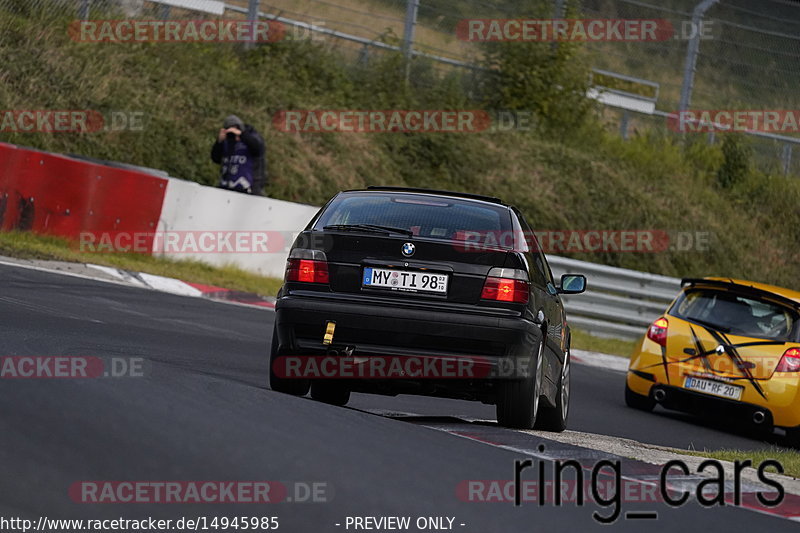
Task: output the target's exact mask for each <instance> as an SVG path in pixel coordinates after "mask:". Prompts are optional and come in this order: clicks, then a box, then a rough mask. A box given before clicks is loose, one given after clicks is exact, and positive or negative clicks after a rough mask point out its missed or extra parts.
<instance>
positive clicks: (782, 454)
mask: <svg viewBox="0 0 800 533" xmlns="http://www.w3.org/2000/svg"><path fill="white" fill-rule="evenodd" d="M678 451H679V452H680V453H682V454H685V455H694V456H698V457H708V458H710V459H717V460H719V461H730V462H734V461H745V460H747V459H749V460H750V461H752V463H753V464H754V465H758V464H760V463H762V462H763V461H766V460H767V459H775V460H776V461H778V462H780V463H781V465H783V470H784V471H783V473H784V475H787V476H792V477H794V478H798V477H800V453H798V452H796V451H793V450H787V449H784V448H777V447H775V448H769V449H766V450H725V449H724V450H717V451H713V452H711V451H686V450H678Z"/></svg>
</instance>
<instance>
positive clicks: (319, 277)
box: [285, 248, 330, 283]
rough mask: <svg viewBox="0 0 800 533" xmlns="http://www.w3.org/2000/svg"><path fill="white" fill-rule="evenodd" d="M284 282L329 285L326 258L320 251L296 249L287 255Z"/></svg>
mask: <svg viewBox="0 0 800 533" xmlns="http://www.w3.org/2000/svg"><path fill="white" fill-rule="evenodd" d="M285 280H286V281H300V282H304V283H330V277H329V275H328V258H327V257H325V252H323V251H321V250H305V249H302V248H298V249H295V250H292V251H291V253H290V254H289V260H288V261H287V262H286V277H285Z"/></svg>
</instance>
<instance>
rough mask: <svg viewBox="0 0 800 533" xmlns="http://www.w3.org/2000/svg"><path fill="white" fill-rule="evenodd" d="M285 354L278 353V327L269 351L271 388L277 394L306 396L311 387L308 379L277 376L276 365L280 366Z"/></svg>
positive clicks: (275, 329)
mask: <svg viewBox="0 0 800 533" xmlns="http://www.w3.org/2000/svg"><path fill="white" fill-rule="evenodd" d="M282 355H283V354H280V353H278V331H277V327H275V328H273V329H272V345H271V346H270V351H269V388H270V389H272V390H274V391H275V392H282V393H284V394H291V395H292V396H305V395H306V394H308V389H309V387H310V386H311V384H310V382H309V380H307V379H286V378H281V377H278V376H277V375H276V374H275V365H276V364H280V358H281V357H282Z"/></svg>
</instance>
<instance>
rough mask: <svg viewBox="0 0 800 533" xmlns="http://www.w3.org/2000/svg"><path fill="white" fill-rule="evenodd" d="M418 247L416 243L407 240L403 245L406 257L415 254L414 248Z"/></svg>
mask: <svg viewBox="0 0 800 533" xmlns="http://www.w3.org/2000/svg"><path fill="white" fill-rule="evenodd" d="M416 249H417V247H416V246H414V243H411V242H407V243H405V244H404V245H403V255H404V256H406V257H411V256H412V255H414V250H416Z"/></svg>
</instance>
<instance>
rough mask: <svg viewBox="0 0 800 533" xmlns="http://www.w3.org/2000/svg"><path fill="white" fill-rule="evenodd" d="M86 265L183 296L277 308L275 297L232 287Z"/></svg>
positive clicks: (145, 285)
mask: <svg viewBox="0 0 800 533" xmlns="http://www.w3.org/2000/svg"><path fill="white" fill-rule="evenodd" d="M86 266H88V267H90V268H93V269H95V270H99V271H100V272H103V273H105V274H107V275H109V276H112V277H115V278H118V279H119V280H121V281H123V282H126V283H129V284H132V285H138V286H140V287H145V288H148V289H153V290H156V291H160V292H168V293H172V294H179V295H181V296H193V297H199V298H208V299H210V300H215V301H219V302H225V303H233V304H239V305H247V306H253V307H260V308H265V309H275V300H274V298H267V297H264V296H259V295H258V294H254V293H249V292H243V291H235V290H232V289H225V288H223V287H215V286H213V285H203V284H202V283H191V282H188V281H181V280H179V279H175V278H168V277H165V276H156V275H153V274H147V273H145V272H131V271H128V270H122V269H119V268H113V267H107V266H102V265H91V264H87V265H86Z"/></svg>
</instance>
